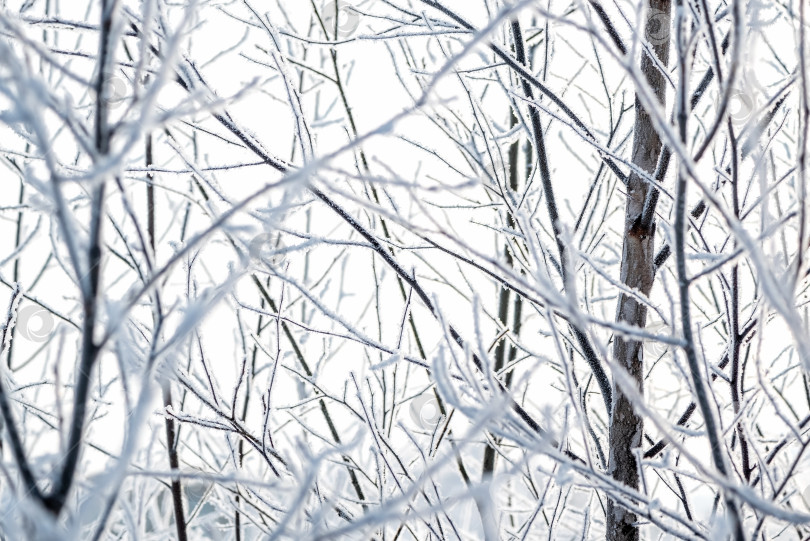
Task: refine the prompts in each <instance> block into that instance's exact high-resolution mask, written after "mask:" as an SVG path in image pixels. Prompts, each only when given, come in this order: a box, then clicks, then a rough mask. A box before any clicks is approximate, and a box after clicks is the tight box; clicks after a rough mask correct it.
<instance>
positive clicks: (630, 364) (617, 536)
mask: <svg viewBox="0 0 810 541" xmlns="http://www.w3.org/2000/svg"><path fill="white" fill-rule="evenodd" d="M645 1H646V2H647V3H648V5H647V20H646V31H645V36H646V39H647V40H648V41H649V42H651V43H652V45H653V50H654V51H655V54H656V55H657V56H658V58H659V60H660V61H661V64H663V65H664V66H666V65H667V62H668V59H669V39H668V37H669V34H670V30H669V28H671V24H670V20H671V16H670V11H671V10H670V7H671V2H670V0H645ZM664 38H666V39H664ZM641 70H642V73H643V74H644V77H645V78H646V80H647V83H648V84H649V86H650V88H652V89H653V91H654V92H655V94H656V96H657V98H658V100H659V101H660V102H661V103H662V104H664V103H665V96H666V87H665V84H664V76H663V74H662V73H661V72H660V71H659V70H658V68H657V67H656V65H655V62H654V61H653V60H652V59H651V58H650V57H649V56H648V55H647V54H646V53H642V58H641ZM660 153H661V138H660V137H659V135H658V133H657V132H656V130H655V127H654V126H653V124H652V121H651V120H650V116H649V114H648V113H647V112H646V111H645V110H644V108H643V107H641V105H640V104H639V101H638V99H636V123H635V129H634V133H633V155H632V160H633V163H634V164H635V165H636V166H638V167H639V168H641V169H643V170H644V171H647V172H648V173H650V174H653V173H654V172H655V168H656V164H657V162H658V157H659V154H660ZM650 190H652V186H650V184H649V183H648V182H647V181H646V180H644V179H642V178H640V177H639V176H638V175H636V174H634V173H631V174H630V176H629V178H628V182H627V202H626V206H625V221H624V246H623V249H622V264H621V281H622V283H623V284H624V285H626V286H628V287H629V288H631V289H633V290H637V291H639V292H640V293H642V294H643V295H648V294H649V293H650V290H651V289H652V285H653V279H654V277H655V266H654V263H653V261H654V256H655V252H654V249H655V243H654V239H655V221H654V220H643V219H642V217H643V215H644V212H643V211H644V203H645V201H646V200H647V194H648V192H649V191H650ZM616 320H617V321H619V322H622V323H629V324H631V325H635V326H637V327H644V326H645V325H646V323H647V308H646V306H644V305H643V304H641V303H639V302H638V301H637V300H636V299H634V298H633V297H630V296H627V295H624V294H622V295H621V296H620V297H619V305H618V308H617V313H616ZM613 358H614V362H615V363H616V364H617V365H619V366H622V367H623V368H624V369H625V370H627V372H628V373H629V374H630V376H631V377H632V378H633V381H635V382H636V385H638V389H639V391H640V392H643V390H644V386H643V365H642V354H641V342H639V341H638V340H627V339H624V338H622V337H619V336H617V337H616V338H615V340H614V342H613ZM613 396H614V401H613V411H612V412H611V418H610V442H609V445H610V455H609V459H608V468H609V470H610V474H611V475H612V476H613V478H614V479H615V480H616V481H619V482H620V483H622V484H623V485H626V486H628V487H631V488H634V489H637V488H638V464H637V461H636V455H635V449H637V448H639V447H641V437H642V433H643V429H644V423H643V419H642V418H641V416H639V415H638V414H637V413H636V411H635V410H634V409H633V405H632V402H631V400H630V399H629V398H628V397H627V396H626V395H625V394H624V393H623V392H622V391H621V389H620V388H619V387H618V386H617V388H616V389H615V390H614V394H613ZM606 518H607V520H606V522H607V536H606V537H607V539H608V541H637V540H638V539H639V528H638V526H636V523H637V521H638V517H637V516H636V515H635V513H632V512H630V511H628V510H627V509H625V508H624V507H621V506H620V505H619V504H617V503H616V502H614V501H613V500H609V501H608V506H607V517H606Z"/></svg>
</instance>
